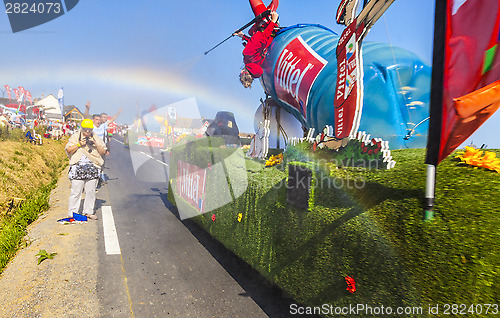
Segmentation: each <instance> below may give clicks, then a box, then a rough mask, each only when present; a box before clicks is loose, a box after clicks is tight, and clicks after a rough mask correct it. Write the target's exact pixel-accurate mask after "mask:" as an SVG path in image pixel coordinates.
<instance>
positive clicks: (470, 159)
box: [455, 147, 500, 173]
mask: <svg viewBox="0 0 500 318" xmlns="http://www.w3.org/2000/svg"><path fill="white" fill-rule="evenodd" d="M455 158H459V159H460V161H461V163H465V164H468V165H471V166H475V167H480V168H485V169H488V170H493V171H496V172H499V173H500V159H498V158H497V157H496V154H495V153H494V152H491V151H485V152H484V156H483V151H482V150H480V149H474V148H473V147H465V153H464V152H459V155H458V156H455Z"/></svg>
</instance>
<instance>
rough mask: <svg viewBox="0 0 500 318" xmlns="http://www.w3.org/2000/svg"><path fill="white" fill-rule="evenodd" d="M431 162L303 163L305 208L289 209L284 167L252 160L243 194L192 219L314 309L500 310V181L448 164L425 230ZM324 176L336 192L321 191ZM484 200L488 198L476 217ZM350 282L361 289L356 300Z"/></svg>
mask: <svg viewBox="0 0 500 318" xmlns="http://www.w3.org/2000/svg"><path fill="white" fill-rule="evenodd" d="M424 154H425V152H424V151H423V150H406V151H394V152H393V156H394V158H395V159H396V160H397V162H398V164H397V165H396V168H394V169H391V170H389V171H387V170H368V169H361V168H348V167H344V168H342V169H337V168H335V167H332V166H331V165H328V164H326V165H322V166H321V167H318V166H315V165H313V164H310V163H299V165H303V166H306V167H308V168H310V169H311V170H312V171H313V181H312V189H311V192H310V195H311V196H310V200H309V209H308V210H302V209H300V208H297V207H295V206H293V205H290V204H288V203H287V200H286V199H287V189H286V185H287V176H288V175H287V171H286V168H285V167H286V165H285V164H281V165H278V166H277V167H273V168H264V167H263V164H262V163H260V162H258V161H254V160H246V168H247V175H248V188H247V189H246V190H245V192H244V193H243V194H242V195H241V196H240V197H238V198H237V199H236V200H235V201H233V202H231V203H229V204H227V205H225V206H223V207H221V208H218V209H216V210H215V211H212V212H208V213H206V214H204V215H201V216H197V217H195V218H193V220H194V221H195V222H197V223H198V224H200V225H201V226H202V227H203V228H205V229H206V230H207V231H208V232H209V233H210V234H211V235H212V236H213V237H214V238H216V239H217V240H218V241H220V242H222V243H223V244H224V245H225V246H226V247H227V248H228V249H230V250H231V251H233V252H234V253H235V254H237V255H238V256H239V257H241V258H242V259H243V260H245V261H246V262H247V263H248V264H250V265H251V266H252V267H254V268H255V269H257V270H258V271H259V272H260V273H262V274H263V275H264V276H265V277H266V278H267V279H268V280H269V281H271V282H273V283H275V284H276V285H278V286H279V287H280V288H282V289H283V290H285V291H286V292H287V293H288V294H290V295H291V296H292V297H293V298H294V299H295V300H297V301H298V302H300V303H303V304H306V305H309V306H315V305H316V306H321V305H322V304H325V303H327V304H331V305H334V306H348V305H349V304H369V305H371V306H377V305H384V306H393V307H397V306H423V307H424V308H427V305H428V304H445V303H448V304H450V303H456V304H462V303H463V304H469V305H470V304H472V303H499V302H500V299H499V297H500V296H499V295H500V289H499V286H500V285H499V284H498V282H499V276H500V275H498V272H500V270H499V269H500V257H499V256H498V253H496V252H494V251H497V252H498V247H499V243H498V242H500V235H499V232H498V225H499V223H500V222H499V221H498V220H499V218H498V216H499V215H498V211H499V209H498V206H500V201H499V198H498V195H496V196H493V192H494V190H493V189H498V188H500V178H498V174H495V173H493V172H489V171H482V170H478V169H469V168H468V167H460V166H457V165H456V162H455V161H453V160H452V158H449V159H448V160H447V161H445V162H443V163H442V164H441V165H440V169H439V170H440V174H439V177H440V178H442V179H441V180H442V181H444V180H446V181H445V182H446V183H447V184H448V185H446V186H445V187H444V188H439V187H438V189H437V200H438V201H437V202H438V204H439V207H438V210H437V211H436V217H435V218H434V220H432V221H430V222H423V221H421V217H422V208H423V207H422V201H423V197H424V193H423V191H424V188H425V187H424V185H425V165H424V164H423V163H422V162H423V157H424ZM325 178H329V180H331V182H332V183H331V184H330V187H326V186H324V187H320V185H321V182H322V181H323V185H325V180H326V179H325ZM349 180H350V183H348V181H349ZM438 180H439V179H438ZM478 180H483V181H484V182H478ZM342 181H343V182H344V183H343V186H340V184H341V182H342ZM356 181H357V183H356ZM361 181H362V182H361ZM335 182H336V183H335ZM457 184H458V185H459V187H456V185H457ZM452 185H455V186H452ZM462 187H464V188H462ZM453 188H455V189H456V191H453V190H452V189H453ZM458 188H460V189H459V190H458ZM173 190H175V189H173ZM170 193H171V192H170ZM481 193H483V195H485V196H488V198H489V200H488V201H484V200H483V201H481V207H482V210H481V212H479V211H478V209H477V207H476V206H475V205H476V204H477V202H476V201H475V200H474V198H476V197H481V196H482V195H481ZM463 197H466V198H467V199H463ZM170 198H171V199H172V196H171V195H170ZM466 200H469V202H467V201H466ZM470 211H477V212H473V214H472V215H473V220H471V219H470V216H471V215H468V213H469V212H470ZM239 213H241V214H242V216H243V217H242V219H241V222H239V221H238V214H239ZM213 214H215V221H213V220H212V215H213ZM488 222H489V224H488ZM479 225H480V226H479ZM478 226H479V227H478ZM481 227H482V228H481ZM495 227H496V230H495ZM462 243H465V245H464V244H462ZM346 276H351V277H353V278H354V279H355V281H356V287H357V290H356V292H355V293H353V294H351V293H349V292H348V291H346V287H347V285H346V283H345V280H344V279H345V277H346Z"/></svg>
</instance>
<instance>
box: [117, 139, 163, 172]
mask: <svg viewBox="0 0 500 318" xmlns="http://www.w3.org/2000/svg"><path fill="white" fill-rule="evenodd" d="M112 140H114V141H116V142H119V143H121V144H122V145H124V143H123V142H121V141H119V140H117V139H114V138H113V139H112ZM140 153H142V154H143V155H145V156H146V157H148V158H150V159H153V160H155V161H157V162H158V163H161V164H162V165H164V166H167V167H168V165H167V164H166V163H165V162H163V161H161V160H158V159H155V158H154V157H153V156H151V155H149V154H147V153H145V152H143V151H140Z"/></svg>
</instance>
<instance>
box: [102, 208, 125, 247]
mask: <svg viewBox="0 0 500 318" xmlns="http://www.w3.org/2000/svg"><path fill="white" fill-rule="evenodd" d="M102 227H103V228H104V246H105V250H106V254H108V255H116V254H121V251H120V244H119V243H118V235H117V234H116V227H115V220H114V218H113V211H112V210H111V207H110V206H103V207H102Z"/></svg>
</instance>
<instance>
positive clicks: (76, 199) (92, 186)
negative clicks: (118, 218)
mask: <svg viewBox="0 0 500 318" xmlns="http://www.w3.org/2000/svg"><path fill="white" fill-rule="evenodd" d="M93 128H94V123H93V122H92V120H91V119H84V120H83V121H82V128H81V129H80V130H78V131H76V132H75V133H74V134H73V135H72V136H71V137H70V138H69V141H68V143H67V144H66V147H65V150H66V154H67V155H68V157H69V165H70V166H69V179H70V180H71V194H70V196H69V212H68V214H69V217H73V213H77V212H78V210H79V208H80V201H81V197H82V192H83V189H85V202H84V204H83V213H82V214H83V215H86V216H87V217H88V218H90V219H93V220H97V216H96V215H95V211H94V205H95V192H96V187H97V180H98V177H99V173H100V171H101V166H102V164H103V163H104V160H103V159H102V157H101V156H102V155H104V154H105V153H106V146H105V145H104V142H103V141H102V139H101V138H99V136H97V135H96V134H94V133H93V132H92V129H93Z"/></svg>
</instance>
